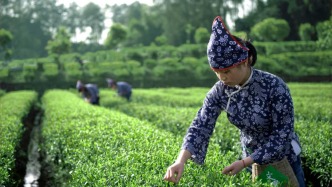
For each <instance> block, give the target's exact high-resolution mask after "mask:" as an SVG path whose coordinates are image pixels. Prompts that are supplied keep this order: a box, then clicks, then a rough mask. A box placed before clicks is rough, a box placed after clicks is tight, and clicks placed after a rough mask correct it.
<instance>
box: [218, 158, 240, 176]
mask: <svg viewBox="0 0 332 187" xmlns="http://www.w3.org/2000/svg"><path fill="white" fill-rule="evenodd" d="M242 169H244V166H243V163H242V161H241V160H238V161H235V162H233V163H232V164H231V165H230V166H227V167H225V168H224V169H223V170H222V174H225V175H230V176H231V175H236V174H237V173H239V172H240V171H241V170H242Z"/></svg>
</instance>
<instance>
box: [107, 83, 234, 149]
mask: <svg viewBox="0 0 332 187" xmlns="http://www.w3.org/2000/svg"><path fill="white" fill-rule="evenodd" d="M189 90H191V89H186V90H184V91H180V90H179V89H175V88H171V89H169V90H168V89H151V90H150V92H146V91H143V90H138V91H137V90H135V96H134V97H133V101H132V102H130V103H129V102H125V101H124V100H123V99H122V98H119V97H111V96H112V95H114V93H113V91H109V90H102V91H101V98H102V99H101V105H102V106H104V107H107V108H111V109H113V110H119V111H121V112H123V113H126V114H127V115H130V116H133V117H136V118H138V119H140V120H142V121H148V122H150V123H151V124H153V125H155V126H156V127H157V128H159V129H164V130H167V131H170V132H171V133H172V134H174V135H176V136H180V137H183V136H184V135H185V133H186V131H187V129H188V127H189V125H190V124H191V122H192V120H193V119H194V117H195V115H196V113H197V111H198V109H199V107H180V106H179V105H180V104H179V103H177V102H176V101H177V100H178V98H179V97H178V96H179V95H180V97H182V95H184V93H186V91H189ZM196 90H199V91H201V93H200V94H198V92H197V91H196ZM161 91H162V93H160V92H161ZM205 91H206V89H204V88H200V89H199V88H194V89H192V91H190V92H188V93H186V94H185V95H191V96H190V97H192V98H194V95H195V94H197V98H194V99H193V101H192V102H190V101H188V102H189V103H187V105H190V106H191V105H192V106H194V105H196V104H195V103H196V102H195V101H196V100H198V99H199V98H201V97H202V94H203V95H204V93H205ZM180 92H182V93H180ZM146 93H149V96H150V97H148V96H146ZM158 93H159V94H158ZM173 93H176V94H175V95H176V96H174V94H173ZM167 94H168V95H167ZM160 95H164V97H160ZM143 98H144V99H143ZM160 98H162V99H160ZM143 101H144V102H143ZM154 101H157V102H154ZM168 101H171V102H172V103H173V104H171V103H169V102H168ZM147 103H150V104H147ZM175 104H177V105H178V106H174V107H172V106H169V105H175ZM197 104H198V103H197ZM198 106H199V105H198ZM238 137H239V131H238V129H237V128H236V127H234V126H233V125H231V124H230V123H229V121H228V120H227V118H226V113H222V114H221V116H220V117H219V118H218V121H217V123H216V128H215V132H214V135H213V138H212V139H211V142H214V143H218V144H219V145H220V148H221V151H223V152H225V151H228V150H234V148H239V146H237V145H238V144H237V142H238V140H239V138H238Z"/></svg>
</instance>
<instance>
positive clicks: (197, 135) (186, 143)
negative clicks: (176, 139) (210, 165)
mask: <svg viewBox="0 0 332 187" xmlns="http://www.w3.org/2000/svg"><path fill="white" fill-rule="evenodd" d="M219 97H220V96H219V95H218V89H217V87H216V85H215V86H214V87H213V88H212V89H211V90H210V91H209V92H208V94H207V96H206V97H205V99H204V102H203V106H202V107H201V108H200V109H199V110H198V112H197V114H196V117H195V118H194V120H193V121H192V123H191V126H190V127H189V128H188V130H187V134H186V136H185V137H184V139H183V144H182V149H184V150H187V151H189V152H190V153H191V154H192V156H191V159H192V160H193V161H194V162H196V163H197V164H203V163H204V160H205V156H206V153H207V148H208V144H209V140H210V137H211V135H212V133H213V130H214V127H215V124H216V121H217V119H218V116H219V115H220V113H221V105H220V104H219V102H220V98H219Z"/></svg>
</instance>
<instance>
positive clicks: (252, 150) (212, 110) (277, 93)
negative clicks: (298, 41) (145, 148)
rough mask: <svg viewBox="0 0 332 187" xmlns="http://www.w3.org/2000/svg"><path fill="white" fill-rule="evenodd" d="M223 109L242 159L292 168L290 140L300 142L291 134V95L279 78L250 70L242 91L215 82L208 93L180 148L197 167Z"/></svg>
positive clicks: (201, 160) (200, 162) (295, 158)
mask: <svg viewBox="0 0 332 187" xmlns="http://www.w3.org/2000/svg"><path fill="white" fill-rule="evenodd" d="M227 105H228V107H227ZM226 108H227V111H226V112H227V117H228V120H229V121H230V122H231V123H232V124H233V125H235V126H236V127H237V128H238V129H240V141H241V145H242V148H243V157H247V156H250V157H251V158H252V159H253V160H254V162H255V163H258V164H267V163H271V162H274V161H278V160H281V159H282V158H283V157H284V156H287V158H288V160H289V162H290V163H291V164H292V163H294V162H295V161H297V156H296V154H295V153H294V150H293V148H292V146H291V141H292V140H295V141H296V142H297V143H299V139H298V137H297V135H296V134H295V132H294V111H293V102H292V98H291V95H290V91H289V89H288V87H287V85H286V84H285V82H284V81H283V80H282V79H280V78H279V77H277V76H275V75H273V74H270V73H267V72H264V71H261V70H257V69H252V72H251V77H250V78H249V80H248V81H247V83H246V84H245V85H244V86H243V87H240V86H235V87H229V86H227V85H225V84H223V83H222V82H221V81H218V82H217V83H216V84H215V85H214V86H213V87H212V88H211V90H210V91H209V92H208V93H207V95H206V97H205V100H204V102H203V106H202V107H201V108H200V110H199V111H198V112H197V115H196V117H195V118H194V120H193V122H192V124H191V126H190V127H189V128H188V131H187V134H186V136H185V137H184V142H183V144H182V149H186V150H188V151H189V152H190V153H191V154H192V160H194V161H195V162H196V163H198V164H203V163H204V160H205V156H206V153H207V148H208V144H209V139H210V136H211V135H212V133H213V130H214V128H215V124H216V120H217V118H218V116H219V115H220V113H221V112H222V111H225V109H226Z"/></svg>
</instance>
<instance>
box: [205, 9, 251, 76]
mask: <svg viewBox="0 0 332 187" xmlns="http://www.w3.org/2000/svg"><path fill="white" fill-rule="evenodd" d="M248 51H249V49H248V48H247V47H246V46H244V45H243V44H241V43H240V42H239V41H238V40H236V39H235V38H234V37H233V36H232V35H231V33H230V32H229V31H228V30H227V28H226V26H225V24H224V22H223V20H222V19H221V17H220V16H217V17H216V18H215V19H214V20H213V23H212V33H211V36H210V41H209V43H208V45H207V57H208V61H209V64H210V67H211V68H212V69H214V70H225V69H229V68H231V67H234V66H236V65H238V64H240V63H242V62H245V61H246V60H247V59H248Z"/></svg>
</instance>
